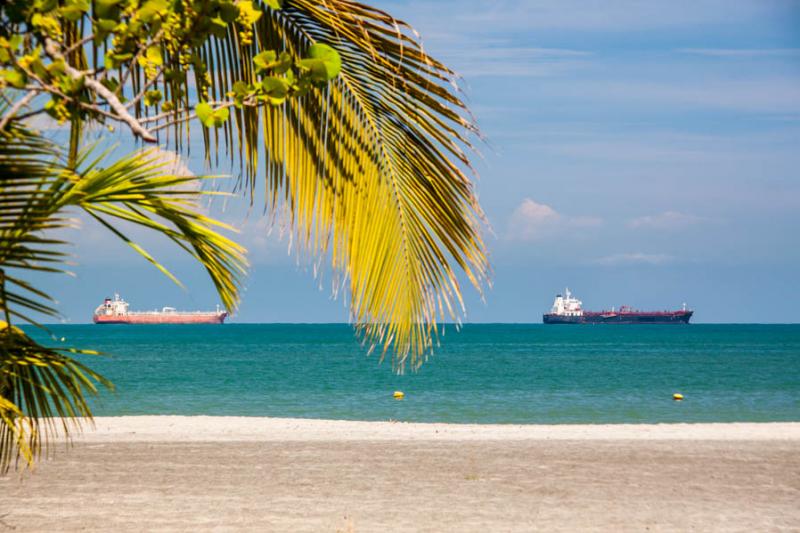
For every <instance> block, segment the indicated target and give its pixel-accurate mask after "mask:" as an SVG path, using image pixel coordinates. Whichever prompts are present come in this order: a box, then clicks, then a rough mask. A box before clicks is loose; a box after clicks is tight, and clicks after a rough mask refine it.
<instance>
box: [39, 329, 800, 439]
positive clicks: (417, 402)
mask: <svg viewBox="0 0 800 533" xmlns="http://www.w3.org/2000/svg"><path fill="white" fill-rule="evenodd" d="M50 328H51V331H52V333H53V334H54V335H55V337H56V338H57V339H58V341H55V340H51V339H47V338H46V337H42V336H41V335H40V334H37V336H38V337H39V339H40V340H43V341H47V342H48V343H49V344H57V345H63V346H76V347H81V348H90V349H95V350H99V351H102V352H104V353H106V354H108V356H104V357H94V356H91V357H90V356H82V357H81V359H82V360H83V361H85V362H87V363H88V364H89V365H91V367H92V368H93V369H95V370H97V371H98V372H100V373H101V374H103V375H105V376H106V377H108V378H109V379H110V380H111V381H113V382H114V384H115V385H116V390H115V391H114V392H108V391H103V392H102V393H101V395H100V396H99V397H98V398H97V399H96V400H93V408H94V412H95V414H96V415H100V416H102V415H145V414H148V415H154V414H155V415H160V414H170V415H201V414H202V415H240V416H273V417H302V418H329V419H346V420H390V419H392V420H402V421H419V422H459V423H546V424H549V423H623V422H630V423H635V422H732V421H800V325H736V324H728V325H704V324H692V325H688V326H642V325H635V326H624V325H614V326H609V325H605V326H602V325H600V326H545V325H540V324H530V325H524V324H485V325H484V324H480V325H479V324H468V325H465V326H464V327H463V328H462V329H461V330H460V331H457V330H456V329H455V328H454V327H448V328H447V329H446V331H445V335H444V336H443V337H441V346H440V347H438V348H437V349H436V350H435V353H434V355H433V356H432V357H431V358H429V360H428V361H427V362H426V363H425V364H424V365H423V366H422V368H421V369H420V370H419V371H417V372H409V371H407V372H406V373H405V374H403V375H397V374H396V373H394V372H393V371H392V367H391V364H390V362H389V361H388V360H387V361H384V362H383V363H380V358H379V357H378V356H376V355H372V356H369V357H368V356H367V355H366V350H365V349H364V348H363V347H362V346H361V344H360V343H359V342H358V341H357V339H356V338H355V336H354V334H353V330H352V329H351V328H350V327H349V326H347V325H342V324H323V325H312V324H302V325H301V324H225V325H223V326H218V325H217V326H215V325H192V326H189V325H186V326H181V325H157V326H127V325H58V326H50ZM62 337H63V338H64V339H65V340H64V341H61V338H62ZM395 390H401V391H403V392H404V393H405V399H403V400H399V401H398V400H395V399H393V397H392V393H393V392H394V391H395ZM676 392H679V393H681V394H683V395H684V398H685V399H684V400H683V401H681V402H676V401H673V399H672V395H673V393H676Z"/></svg>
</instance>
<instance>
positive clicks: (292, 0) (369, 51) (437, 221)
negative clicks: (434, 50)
mask: <svg viewBox="0 0 800 533" xmlns="http://www.w3.org/2000/svg"><path fill="white" fill-rule="evenodd" d="M254 34H255V36H256V42H255V43H253V44H252V45H248V46H243V45H241V44H240V43H239V41H238V37H237V35H236V34H233V33H231V34H230V35H229V37H228V38H227V39H212V40H211V41H210V42H209V44H208V45H207V47H206V49H204V59H205V61H206V63H207V64H208V66H209V70H210V71H211V72H212V80H213V87H214V89H213V90H215V91H216V94H217V95H220V94H225V93H226V92H227V91H229V90H230V88H231V86H232V83H233V81H234V80H237V79H242V78H244V79H245V80H246V81H251V82H252V81H255V75H254V73H253V72H252V69H251V67H250V65H251V63H252V57H253V56H254V55H255V54H256V53H258V52H259V51H260V50H276V49H277V50H284V49H285V50H288V51H289V52H290V53H291V54H292V55H294V56H302V55H303V54H304V53H305V51H306V50H307V49H308V47H309V46H310V45H311V44H313V43H319V42H322V43H326V44H329V45H331V46H333V47H334V48H335V49H336V50H337V51H338V52H339V54H340V55H341V58H342V71H341V73H340V75H339V76H338V77H337V78H336V79H334V80H333V81H332V82H330V84H329V85H328V86H327V87H326V88H324V89H318V90H313V91H311V92H310V93H308V94H307V95H305V96H302V97H299V98H293V99H291V100H287V101H286V102H285V103H284V104H282V105H280V106H272V107H267V108H264V109H256V108H244V109H237V110H235V111H234V113H233V117H234V120H233V121H232V123H230V124H228V125H226V128H225V129H224V130H223V131H224V133H223V134H222V136H221V138H219V139H217V141H218V142H220V143H223V142H227V143H228V144H229V145H230V146H231V147H232V146H234V145H235V144H237V141H238V148H239V150H240V152H239V153H240V154H241V156H242V158H243V160H244V166H245V169H246V172H245V175H246V176H247V177H248V180H249V184H250V186H251V187H253V188H255V187H257V186H258V185H257V184H258V182H257V178H256V165H257V163H258V156H259V154H261V153H263V154H264V155H265V157H266V161H265V162H263V165H262V166H266V196H267V200H268V205H269V207H270V208H271V209H272V210H276V209H280V208H281V207H286V208H287V210H288V212H289V215H290V218H291V222H292V224H293V227H294V228H295V231H296V235H295V240H296V241H297V242H298V243H299V244H300V245H301V247H303V248H304V249H306V250H310V251H311V252H313V253H315V254H318V256H322V257H325V256H328V255H330V257H331V258H332V264H333V268H334V269H335V271H337V272H339V273H340V274H341V275H342V276H343V278H342V279H344V280H346V283H347V286H348V288H349V293H350V298H351V299H350V308H351V315H352V319H353V321H354V322H355V323H356V325H357V327H359V328H360V329H361V331H363V332H364V333H365V336H366V339H367V340H368V341H369V342H370V343H373V344H377V345H379V346H381V347H382V349H383V352H384V353H386V352H387V351H389V352H391V353H392V354H393V355H394V362H395V363H396V364H397V365H398V368H399V369H401V370H402V368H403V366H404V364H405V362H406V361H407V359H408V357H409V356H410V357H411V363H412V366H417V365H418V364H419V363H421V361H422V358H423V357H424V355H425V354H426V353H428V351H429V350H430V348H431V346H432V343H433V339H434V338H435V336H436V323H437V321H440V320H443V319H456V320H457V319H458V318H459V317H460V316H461V313H462V312H463V305H462V301H461V287H460V285H459V281H458V278H459V274H458V272H457V270H460V271H461V272H462V273H463V274H464V277H465V278H467V279H468V280H469V281H470V282H471V283H472V284H473V285H474V286H475V287H477V288H478V289H479V290H480V288H481V285H482V283H483V281H484V280H485V279H486V276H487V273H488V263H487V259H486V252H485V246H484V243H483V241H482V238H481V234H480V229H481V228H480V227H481V225H482V223H483V214H482V212H481V209H480V206H479V205H478V201H477V198H476V195H475V192H474V189H473V185H472V183H471V181H470V179H469V176H468V174H467V173H468V172H469V173H471V172H472V171H471V167H470V163H469V157H468V154H469V152H470V151H471V146H470V145H469V137H470V135H472V134H474V133H477V129H476V127H475V126H474V125H473V123H472V121H471V120H470V118H469V114H468V112H467V111H466V107H465V105H464V103H463V102H462V100H461V99H460V97H459V94H458V91H457V89H456V88H455V87H456V85H455V78H454V75H453V73H452V72H451V71H450V70H449V69H448V68H447V67H445V66H444V65H442V64H441V63H440V62H438V61H436V60H435V59H433V58H431V57H430V56H429V55H427V54H426V53H425V51H424V50H423V48H422V46H421V45H420V43H419V41H418V40H417V38H416V37H415V36H414V34H413V33H412V31H411V30H410V28H409V27H408V26H407V25H406V24H404V23H403V22H401V21H398V20H395V19H394V18H392V17H391V16H390V15H388V14H386V13H384V12H382V11H380V10H377V9H373V8H370V7H368V6H364V5H363V4H359V3H357V2H351V1H346V0H326V1H318V0H287V1H286V2H284V3H283V7H282V9H280V10H272V9H270V8H267V7H264V15H263V16H262V17H261V18H260V19H259V20H258V22H257V24H256V28H255V32H254ZM261 148H263V152H261V150H260V149H261Z"/></svg>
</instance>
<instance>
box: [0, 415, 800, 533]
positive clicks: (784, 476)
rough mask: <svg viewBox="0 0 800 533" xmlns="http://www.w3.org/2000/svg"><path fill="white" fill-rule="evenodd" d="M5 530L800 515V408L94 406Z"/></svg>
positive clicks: (639, 524)
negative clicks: (420, 418)
mask: <svg viewBox="0 0 800 533" xmlns="http://www.w3.org/2000/svg"><path fill="white" fill-rule="evenodd" d="M0 495H2V497H0V531H2V530H3V529H4V528H7V529H9V530H14V531H47V530H51V531H52V530H57V531H64V530H84V531H85V530H89V531H101V530H103V531H125V530H129V531H132V530H143V529H148V530H153V529H157V530H176V531H195V530H207V529H216V530H260V531H356V532H358V531H536V530H541V531H576V530H598V531H609V530H614V531H619V530H623V531H627V530H629V531H644V530H650V531H677V530H679V531H687V530H696V531H772V530H798V529H800V504H798V502H800V424H795V423H792V424H690V425H621V426H613V425H612V426H605V425H598V426H567V425H565V426H469V425H448V424H404V423H388V422H331V421H315V420H291V419H264V418H233V417H231V418H228V417H226V418H213V417H122V418H105V419H99V420H98V423H97V429H96V430H95V431H88V432H87V433H86V434H85V435H84V436H83V437H81V438H80V439H79V440H77V441H76V443H75V445H74V446H73V447H72V448H71V449H69V450H63V449H59V450H57V452H56V453H55V455H54V456H53V457H52V458H51V459H49V460H47V461H42V462H41V463H40V464H39V466H38V468H37V469H36V471H35V472H34V473H32V474H30V473H27V474H24V475H22V476H20V475H19V474H11V475H9V476H6V477H4V478H0Z"/></svg>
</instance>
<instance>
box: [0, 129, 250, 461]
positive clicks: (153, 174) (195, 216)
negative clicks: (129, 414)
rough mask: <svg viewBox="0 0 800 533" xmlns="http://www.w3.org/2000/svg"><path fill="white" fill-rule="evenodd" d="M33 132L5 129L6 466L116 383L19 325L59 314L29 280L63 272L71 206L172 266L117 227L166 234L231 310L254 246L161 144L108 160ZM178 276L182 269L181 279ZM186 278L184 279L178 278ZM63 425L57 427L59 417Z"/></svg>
mask: <svg viewBox="0 0 800 533" xmlns="http://www.w3.org/2000/svg"><path fill="white" fill-rule="evenodd" d="M68 159H69V160H70V161H69V162H70V163H75V165H72V164H70V165H69V166H68V165H66V164H65V162H64V161H62V159H61V153H60V151H59V150H58V148H57V147H56V146H55V145H53V144H51V143H50V142H48V141H46V140H44V139H43V138H41V137H40V136H38V135H37V134H35V133H33V132H31V131H30V130H27V129H25V128H24V127H21V126H20V125H18V124H16V123H11V124H10V125H9V127H8V128H7V129H6V130H3V131H0V205H2V206H4V208H3V209H0V473H2V471H4V470H5V469H7V468H8V466H9V465H10V463H11V461H12V458H13V457H16V456H19V457H22V458H23V459H24V460H25V461H27V462H28V463H29V464H31V461H32V460H33V458H34V457H35V456H37V455H38V454H39V453H40V452H41V449H42V445H43V443H46V442H47V441H48V440H49V438H50V437H52V435H53V434H54V433H55V432H56V430H58V429H59V428H60V430H61V431H62V432H63V434H64V435H67V436H68V435H69V434H70V431H74V430H76V429H80V423H81V419H82V418H89V419H91V411H90V409H89V406H88V403H87V401H86V394H94V393H96V392H97V386H98V385H102V386H106V387H111V384H110V383H109V382H108V381H107V380H106V379H105V378H103V377H102V376H100V375H99V374H96V373H95V372H93V371H91V370H90V369H89V368H88V367H86V366H85V365H84V364H83V363H81V362H79V361H78V360H76V359H74V358H73V357H71V355H74V354H85V355H86V354H94V353H95V352H91V351H86V350H77V349H62V348H48V347H46V346H43V345H41V344H39V343H37V342H35V341H34V340H33V339H31V338H30V337H29V336H28V335H26V334H25V333H24V332H23V331H22V330H20V329H18V328H16V327H13V326H12V325H11V322H12V319H14V320H21V321H25V322H29V323H32V324H36V325H38V324H37V322H36V320H37V319H36V315H35V314H34V313H38V314H44V315H50V316H57V311H56V309H55V307H54V305H52V304H53V299H52V298H51V297H50V296H49V295H48V294H47V293H46V292H44V291H42V290H40V289H38V288H36V287H35V286H34V285H32V284H31V283H29V282H28V281H26V280H25V279H24V273H25V272H30V271H44V272H63V271H64V264H65V261H66V259H67V256H66V254H65V253H64V252H62V251H61V250H60V247H61V246H62V245H63V244H65V243H64V241H62V240H60V239H55V238H52V237H50V235H51V234H52V232H53V231H54V230H60V229H63V228H66V227H69V226H70V225H71V222H70V219H69V218H68V217H67V216H66V215H65V213H66V212H67V211H68V210H70V209H73V210H74V209H82V210H83V211H85V212H87V213H89V214H90V215H91V216H93V217H95V218H96V219H97V220H99V221H101V223H102V224H103V225H105V226H106V227H107V228H108V229H109V230H111V231H112V233H114V234H116V235H118V236H120V237H122V238H123V239H125V240H126V241H127V242H128V244H130V245H131V246H132V247H133V248H134V249H136V250H137V251H138V252H139V253H140V254H142V255H144V256H145V257H146V258H148V259H149V260H151V262H153V263H154V264H155V265H156V266H158V267H159V268H161V269H162V270H163V271H164V272H166V273H168V271H167V270H166V269H165V268H164V267H163V266H161V265H160V264H159V263H158V262H157V261H156V260H155V259H154V258H152V257H151V256H150V255H149V254H148V253H147V252H146V251H145V250H144V249H143V248H141V246H139V245H138V244H136V243H135V242H133V241H131V240H130V239H128V238H127V237H125V236H124V235H123V234H122V233H121V232H120V231H119V229H117V227H116V223H117V222H119V221H121V220H124V221H127V222H131V223H134V224H137V225H139V226H143V227H145V228H149V229H151V230H154V231H156V232H158V233H161V234H163V235H165V236H166V237H168V238H169V239H171V240H172V241H174V242H175V243H177V244H178V245H179V246H180V247H181V248H183V249H185V250H186V251H187V252H189V253H190V254H191V255H193V256H194V257H195V258H197V259H198V260H199V261H200V262H201V263H202V264H203V265H204V266H205V268H206V270H207V271H208V273H209V275H210V276H211V278H212V281H213V282H214V284H215V285H216V287H217V290H218V292H219V294H220V297H221V298H222V300H223V302H224V303H225V305H226V307H227V308H228V309H233V308H234V307H235V306H236V304H237V302H238V293H239V283H240V278H241V276H242V274H243V273H244V269H245V266H246V260H245V257H244V253H245V250H244V249H243V248H242V247H241V246H239V245H238V244H236V243H235V242H233V241H232V240H230V239H229V238H227V237H225V236H224V235H222V234H221V233H219V232H218V230H220V229H226V230H232V229H233V228H230V227H228V226H226V225H225V224H222V223H220V222H218V221H216V220H214V219H212V218H210V217H208V216H205V215H203V214H202V211H201V210H200V209H199V205H198V199H199V197H201V196H202V195H203V194H205V192H204V191H202V190H198V189H197V188H196V187H194V186H192V185H193V184H194V183H196V182H197V181H198V180H199V179H205V178H212V176H208V177H202V176H201V177H181V176H172V175H168V174H165V173H164V172H163V171H162V167H163V166H164V162H161V161H159V160H158V157H157V155H156V154H155V153H154V152H145V153H141V152H136V153H134V154H130V155H128V156H125V157H122V158H119V159H118V160H116V161H114V162H113V163H110V164H107V163H109V154H108V153H101V154H99V155H97V154H92V152H91V151H85V152H83V153H80V154H77V155H75V156H68ZM173 279H174V277H173ZM175 281H177V280H175ZM57 420H58V421H59V422H58V425H57V422H56V421H57Z"/></svg>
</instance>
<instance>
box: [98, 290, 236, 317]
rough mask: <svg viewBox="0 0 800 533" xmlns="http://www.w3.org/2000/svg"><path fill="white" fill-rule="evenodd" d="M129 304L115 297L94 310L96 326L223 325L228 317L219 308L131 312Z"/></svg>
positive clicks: (107, 299)
mask: <svg viewBox="0 0 800 533" xmlns="http://www.w3.org/2000/svg"><path fill="white" fill-rule="evenodd" d="M128 306H129V304H128V302H126V301H125V300H123V299H122V298H120V297H119V294H115V295H114V299H113V300H112V299H111V298H106V299H105V300H104V301H103V303H102V304H101V305H99V306H97V309H95V310H94V316H93V320H94V323H95V324H222V323H223V322H224V321H225V318H226V317H227V316H228V313H227V312H226V311H221V310H220V308H219V306H217V310H216V311H178V310H177V309H175V308H174V307H164V308H162V309H161V311H129V310H128Z"/></svg>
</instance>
